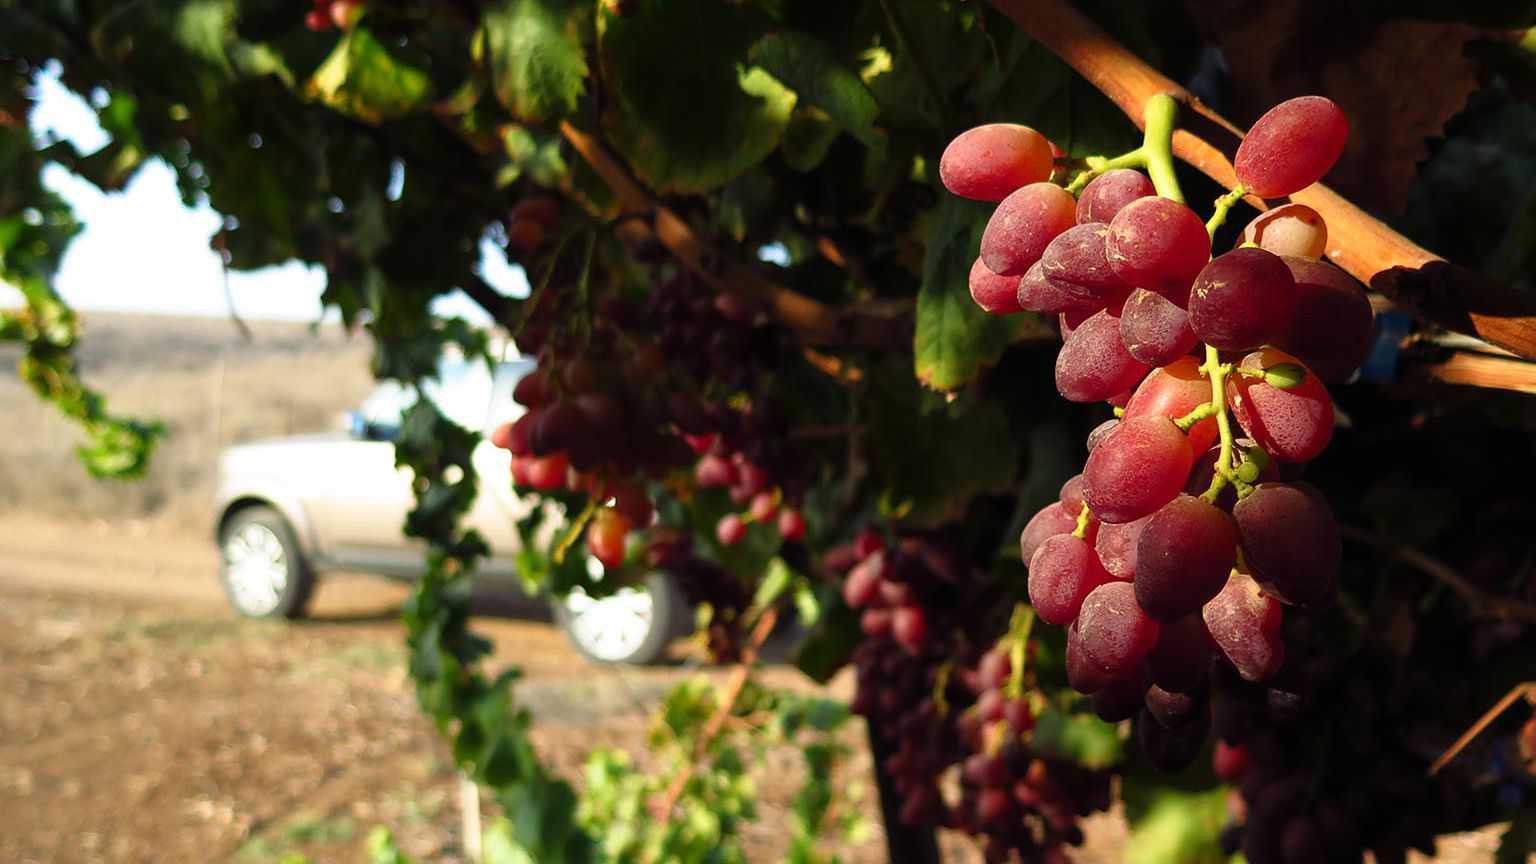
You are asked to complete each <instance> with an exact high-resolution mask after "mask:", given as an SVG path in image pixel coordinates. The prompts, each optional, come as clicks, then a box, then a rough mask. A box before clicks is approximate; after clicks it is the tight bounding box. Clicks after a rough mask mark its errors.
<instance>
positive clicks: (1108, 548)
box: [1093, 516, 1152, 582]
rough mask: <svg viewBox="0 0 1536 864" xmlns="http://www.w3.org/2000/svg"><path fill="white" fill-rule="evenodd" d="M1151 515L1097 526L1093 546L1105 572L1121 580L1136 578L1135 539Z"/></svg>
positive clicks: (1133, 579) (1127, 580) (1126, 580)
mask: <svg viewBox="0 0 1536 864" xmlns="http://www.w3.org/2000/svg"><path fill="white" fill-rule="evenodd" d="M1151 518H1152V517H1151V516H1143V517H1141V518H1140V519H1137V520H1135V521H1134V522H1121V523H1109V524H1104V525H1101V526H1099V536H1098V537H1097V538H1095V540H1094V544H1093V548H1094V551H1095V552H1097V553H1098V556H1099V563H1100V564H1102V565H1103V566H1104V570H1105V572H1107V573H1109V575H1111V576H1113V577H1114V578H1116V579H1119V580H1120V581H1121V582H1132V581H1135V579H1136V540H1137V538H1139V537H1140V536H1141V529H1142V527H1144V526H1145V525H1146V524H1147V520H1148V519H1151Z"/></svg>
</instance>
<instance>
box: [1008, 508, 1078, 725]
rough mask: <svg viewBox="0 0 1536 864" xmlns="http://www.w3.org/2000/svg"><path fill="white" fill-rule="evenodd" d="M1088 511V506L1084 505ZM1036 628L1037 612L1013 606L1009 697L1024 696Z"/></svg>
mask: <svg viewBox="0 0 1536 864" xmlns="http://www.w3.org/2000/svg"><path fill="white" fill-rule="evenodd" d="M1083 509H1085V510H1086V509H1087V505H1086V504H1085V505H1083ZM1034 626H1035V610H1033V609H1031V608H1029V607H1028V606H1026V605H1024V604H1023V603H1015V604H1014V605H1013V617H1012V618H1011V619H1009V621H1008V635H1007V636H1006V637H1004V638H1006V639H1007V640H1008V687H1007V691H1006V692H1007V695H1008V696H1009V697H1010V698H1013V699H1018V698H1019V697H1021V696H1023V695H1024V659H1025V653H1024V652H1025V649H1026V648H1027V647H1028V646H1029V631H1030V630H1032V629H1033V628H1034Z"/></svg>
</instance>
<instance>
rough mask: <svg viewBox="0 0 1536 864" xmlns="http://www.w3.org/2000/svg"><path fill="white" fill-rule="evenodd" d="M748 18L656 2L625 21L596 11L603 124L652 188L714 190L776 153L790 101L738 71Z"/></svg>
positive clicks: (721, 7) (769, 79) (710, 7)
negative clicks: (607, 92) (607, 95)
mask: <svg viewBox="0 0 1536 864" xmlns="http://www.w3.org/2000/svg"><path fill="white" fill-rule="evenodd" d="M753 15H754V13H753V11H752V10H750V9H748V8H743V7H739V6H733V5H731V4H726V3H718V2H715V0H667V2H665V3H661V2H654V0H653V2H648V3H645V4H643V5H642V6H641V7H640V8H638V9H635V10H634V11H631V12H629V13H627V14H625V15H622V16H618V15H614V14H612V13H610V12H606V11H605V12H603V13H600V15H599V17H598V43H599V53H600V57H601V63H602V68H603V77H604V80H605V81H607V82H608V83H609V85H610V87H611V89H612V93H611V95H612V98H611V99H610V100H609V101H608V104H607V108H606V111H605V114H604V118H603V120H604V126H605V127H606V129H607V131H608V133H609V135H610V137H611V140H612V141H613V144H614V146H615V147H616V149H618V151H619V152H620V153H621V154H622V155H623V156H624V157H625V159H627V160H628V161H629V164H630V165H632V166H633V167H634V169H635V172H636V173H637V174H639V175H640V178H641V179H642V180H644V181H645V182H646V183H647V184H648V185H649V186H651V187H652V188H653V189H655V190H657V191H659V192H663V193H679V192H680V193H687V192H705V191H708V190H710V189H714V188H716V187H718V186H720V185H721V184H723V183H726V182H727V181H729V180H731V179H732V178H734V177H736V176H738V175H740V174H741V173H742V172H744V171H746V170H747V169H748V168H751V167H752V166H753V165H755V164H757V163H758V162H759V161H761V160H762V159H763V157H765V156H767V155H768V154H769V153H771V152H773V149H774V148H775V147H777V146H778V144H779V139H780V138H781V137H782V136H783V134H784V127H785V125H786V124H787V123H788V122H789V114H790V111H791V110H792V109H793V108H794V106H795V101H796V100H795V94H794V92H793V91H792V90H790V89H788V88H786V87H785V86H784V85H783V84H780V83H779V82H778V81H777V80H776V79H775V78H774V77H773V76H772V75H769V74H768V73H767V72H765V71H764V70H762V69H760V68H757V67H748V66H744V65H743V64H742V60H743V59H744V57H745V55H746V53H747V50H748V49H749V48H750V46H751V44H752V40H753V35H754V34H753V20H752V16H753ZM680 45H686V46H688V50H686V51H680V50H678V46H680Z"/></svg>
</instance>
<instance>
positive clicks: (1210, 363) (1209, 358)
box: [1192, 345, 1246, 504]
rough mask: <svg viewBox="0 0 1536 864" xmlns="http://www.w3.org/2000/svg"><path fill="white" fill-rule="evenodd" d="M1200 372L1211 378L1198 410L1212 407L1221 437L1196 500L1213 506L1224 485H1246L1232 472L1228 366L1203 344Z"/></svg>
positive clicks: (1229, 367)
mask: <svg viewBox="0 0 1536 864" xmlns="http://www.w3.org/2000/svg"><path fill="white" fill-rule="evenodd" d="M1200 371H1201V372H1204V373H1205V374H1206V375H1208V376H1209V377H1210V379H1211V401H1210V402H1208V403H1206V405H1202V406H1201V408H1204V407H1207V406H1210V407H1212V408H1214V410H1213V411H1212V413H1213V414H1215V415H1216V428H1217V430H1219V432H1220V434H1221V452H1220V454H1219V455H1218V456H1217V457H1216V468H1215V470H1214V471H1213V472H1212V473H1211V485H1210V488H1208V489H1206V490H1205V493H1204V494H1202V495H1201V496H1200V498H1201V500H1203V501H1205V502H1206V503H1209V504H1215V503H1216V498H1217V496H1219V495H1220V494H1221V490H1222V489H1223V488H1225V487H1226V485H1227V484H1228V483H1234V484H1241V485H1246V484H1242V483H1241V481H1239V480H1238V479H1237V473H1236V472H1235V471H1234V470H1233V469H1232V451H1233V435H1232V420H1231V418H1229V417H1228V416H1227V375H1228V374H1229V373H1230V372H1231V371H1232V366H1231V364H1228V363H1223V362H1221V354H1220V353H1219V352H1218V351H1217V350H1216V349H1215V348H1213V347H1211V346H1210V345H1207V346H1205V364H1204V365H1203V366H1201V367H1200ZM1196 410H1197V411H1198V410H1199V409H1196ZM1192 413H1193V412H1192ZM1239 491H1241V490H1239Z"/></svg>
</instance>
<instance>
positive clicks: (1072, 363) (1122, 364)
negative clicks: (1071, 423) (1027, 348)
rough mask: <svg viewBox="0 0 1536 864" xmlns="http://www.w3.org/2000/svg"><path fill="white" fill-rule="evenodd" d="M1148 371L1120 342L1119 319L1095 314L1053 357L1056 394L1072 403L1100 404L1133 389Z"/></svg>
mask: <svg viewBox="0 0 1536 864" xmlns="http://www.w3.org/2000/svg"><path fill="white" fill-rule="evenodd" d="M1149 369H1150V367H1149V366H1147V364H1145V363H1143V362H1141V361H1140V360H1137V359H1136V358H1135V357H1132V356H1131V354H1130V352H1128V351H1126V350H1125V344H1124V343H1123V342H1121V341H1120V319H1119V318H1116V317H1115V316H1113V315H1111V314H1109V312H1108V311H1103V312H1095V313H1094V314H1093V315H1091V316H1089V318H1088V319H1087V320H1086V321H1084V322H1083V323H1082V324H1081V325H1079V326H1078V327H1077V328H1076V329H1074V330H1073V331H1072V335H1071V336H1069V337H1067V341H1066V342H1064V343H1062V346H1061V351H1060V352H1059V353H1058V354H1057V355H1056V390H1057V392H1059V393H1060V394H1061V395H1062V397H1063V398H1065V399H1067V400H1069V401H1072V402H1099V401H1102V400H1105V399H1109V398H1111V397H1113V396H1116V395H1118V394H1120V393H1124V392H1126V391H1128V390H1130V389H1131V388H1132V387H1134V386H1136V382H1138V381H1140V380H1141V379H1142V377H1143V376H1145V375H1146V374H1147V372H1148V370H1149Z"/></svg>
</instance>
